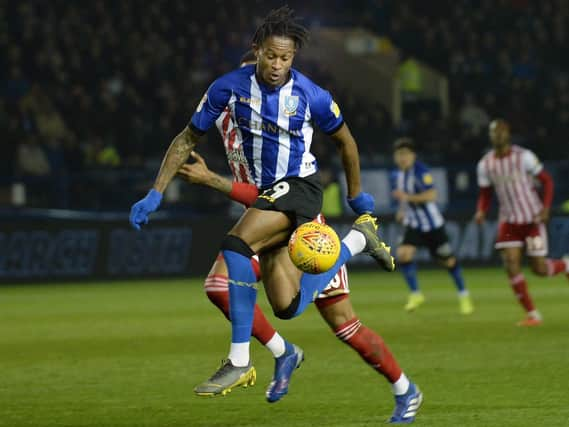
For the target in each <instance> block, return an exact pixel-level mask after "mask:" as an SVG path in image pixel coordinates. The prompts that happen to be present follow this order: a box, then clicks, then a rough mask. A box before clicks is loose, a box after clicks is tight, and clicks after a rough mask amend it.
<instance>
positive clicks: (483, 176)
mask: <svg viewBox="0 0 569 427" xmlns="http://www.w3.org/2000/svg"><path fill="white" fill-rule="evenodd" d="M476 177H477V180H478V186H479V187H481V188H485V187H490V186H491V185H492V183H491V182H490V177H489V176H488V170H487V169H486V162H485V161H484V159H482V160H480V161H479V162H478V166H477V167H476Z"/></svg>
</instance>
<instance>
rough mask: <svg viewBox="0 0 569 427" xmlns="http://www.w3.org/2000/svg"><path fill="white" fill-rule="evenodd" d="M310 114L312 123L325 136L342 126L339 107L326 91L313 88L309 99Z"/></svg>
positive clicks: (316, 87)
mask: <svg viewBox="0 0 569 427" xmlns="http://www.w3.org/2000/svg"><path fill="white" fill-rule="evenodd" d="M310 113H311V115H312V118H313V119H314V123H316V125H317V126H318V127H319V128H320V129H322V131H323V132H325V133H327V134H332V133H334V132H336V131H337V130H338V129H340V127H341V126H342V125H343V124H344V118H343V117H342V113H341V112H340V107H338V104H336V102H335V101H334V100H333V99H332V95H331V94H330V92H328V91H327V90H324V89H322V88H321V87H318V86H315V90H314V93H313V94H312V99H310Z"/></svg>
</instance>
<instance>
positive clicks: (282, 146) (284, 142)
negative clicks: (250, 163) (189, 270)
mask: <svg viewBox="0 0 569 427" xmlns="http://www.w3.org/2000/svg"><path fill="white" fill-rule="evenodd" d="M293 84H294V79H290V80H289V81H288V83H287V84H286V85H284V86H283V87H282V89H281V90H280V91H279V115H278V118H277V125H278V126H279V128H281V129H288V128H289V116H287V115H286V114H285V111H286V109H285V99H287V98H288V97H290V96H291V94H292V85H293ZM305 141H306V139H305ZM278 150H279V151H278V156H277V168H276V171H275V181H278V180H279V179H281V178H282V177H284V176H286V173H287V172H288V159H289V157H290V133H289V132H279V147H278Z"/></svg>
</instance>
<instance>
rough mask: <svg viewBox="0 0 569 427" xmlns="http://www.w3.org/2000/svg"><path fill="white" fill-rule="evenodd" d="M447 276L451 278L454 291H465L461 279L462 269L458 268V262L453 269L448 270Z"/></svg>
mask: <svg viewBox="0 0 569 427" xmlns="http://www.w3.org/2000/svg"><path fill="white" fill-rule="evenodd" d="M448 274H450V275H451V276H452V279H453V280H454V284H455V286H456V289H457V290H458V291H459V292H464V291H465V290H466V284H465V283H464V277H462V268H460V265H459V264H458V262H457V263H456V264H455V265H454V267H452V268H449V269H448Z"/></svg>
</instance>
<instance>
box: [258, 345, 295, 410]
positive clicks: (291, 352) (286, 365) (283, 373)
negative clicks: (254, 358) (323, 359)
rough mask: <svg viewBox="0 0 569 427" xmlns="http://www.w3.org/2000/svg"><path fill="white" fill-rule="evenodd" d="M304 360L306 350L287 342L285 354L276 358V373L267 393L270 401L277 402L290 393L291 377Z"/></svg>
mask: <svg viewBox="0 0 569 427" xmlns="http://www.w3.org/2000/svg"><path fill="white" fill-rule="evenodd" d="M303 360H304V352H303V351H302V349H301V348H300V347H297V346H296V345H294V344H289V343H288V342H287V343H286V351H285V354H283V355H282V356H280V357H277V358H276V359H275V373H274V375H273V379H272V381H271V383H270V384H269V387H267V392H266V393H265V395H266V396H267V401H268V402H270V403H273V402H277V401H279V400H280V399H282V397H283V396H284V395H285V394H287V393H288V384H289V382H290V377H291V376H292V373H293V372H294V370H295V369H296V368H298V367H299V366H300V364H301V363H302V361H303Z"/></svg>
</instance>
